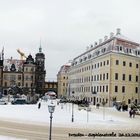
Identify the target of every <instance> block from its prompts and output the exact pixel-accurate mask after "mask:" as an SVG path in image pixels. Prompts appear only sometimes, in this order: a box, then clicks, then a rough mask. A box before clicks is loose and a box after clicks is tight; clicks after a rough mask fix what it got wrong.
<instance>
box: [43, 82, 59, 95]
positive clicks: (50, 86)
mask: <svg viewBox="0 0 140 140" xmlns="http://www.w3.org/2000/svg"><path fill="white" fill-rule="evenodd" d="M48 91H53V92H55V93H56V95H57V92H58V88H57V82H55V81H46V82H45V92H48Z"/></svg>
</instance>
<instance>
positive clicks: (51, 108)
mask: <svg viewBox="0 0 140 140" xmlns="http://www.w3.org/2000/svg"><path fill="white" fill-rule="evenodd" d="M48 110H49V113H50V133H49V140H51V138H52V137H51V134H52V118H53V116H52V114H53V112H54V110H55V105H54V104H53V103H51V104H50V105H48Z"/></svg>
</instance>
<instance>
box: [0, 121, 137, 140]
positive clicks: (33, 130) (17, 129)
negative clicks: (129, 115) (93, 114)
mask: <svg viewBox="0 0 140 140" xmlns="http://www.w3.org/2000/svg"><path fill="white" fill-rule="evenodd" d="M112 132H114V133H115V134H117V136H118V134H119V133H128V132H129V133H131V132H132V130H131V129H129V128H126V129H124V130H119V129H117V130H111V129H110V131H108V130H106V129H102V130H101V129H96V128H88V129H87V128H81V129H80V128H72V127H67V128H62V127H53V131H52V140H82V139H83V140H93V139H97V140H99V139H105V137H103V138H101V137H97V138H94V137H88V134H89V133H91V134H94V133H101V134H106V133H112ZM133 132H137V133H140V132H139V130H138V129H137V130H134V129H133ZM0 135H5V136H10V137H16V138H23V139H26V140H48V139H49V127H48V126H43V125H35V124H23V123H17V122H10V121H3V120H0ZM69 135H70V136H69ZM74 135H75V136H74ZM79 135H84V136H79ZM111 139H117V140H119V139H120V140H121V139H122V137H117V138H116V137H113V138H110V137H107V139H106V140H111ZM123 139H124V140H125V139H127V140H131V139H134V138H132V137H123ZM135 139H140V137H135Z"/></svg>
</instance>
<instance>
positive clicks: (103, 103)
mask: <svg viewBox="0 0 140 140" xmlns="http://www.w3.org/2000/svg"><path fill="white" fill-rule="evenodd" d="M105 104H106V102H105V101H104V100H103V102H102V105H103V119H105Z"/></svg>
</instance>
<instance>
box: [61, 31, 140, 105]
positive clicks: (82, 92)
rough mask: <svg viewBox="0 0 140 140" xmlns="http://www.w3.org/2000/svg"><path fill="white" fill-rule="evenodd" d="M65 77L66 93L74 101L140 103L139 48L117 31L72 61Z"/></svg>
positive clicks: (138, 45)
mask: <svg viewBox="0 0 140 140" xmlns="http://www.w3.org/2000/svg"><path fill="white" fill-rule="evenodd" d="M66 74H67V76H68V77H69V81H68V84H69V85H70V92H69V91H68V93H70V95H71V96H72V95H74V96H75V98H77V99H83V98H85V99H86V100H87V101H89V102H91V103H92V104H94V105H96V104H97V103H99V104H102V103H103V102H105V103H106V104H107V106H112V105H113V103H114V102H115V101H121V102H123V103H125V104H131V103H132V102H135V103H138V102H139V103H140V44H139V43H136V42H134V41H131V40H130V39H128V38H126V37H125V36H123V35H122V34H121V32H120V29H117V32H116V35H114V34H113V33H111V34H110V37H107V36H105V37H104V40H103V41H102V40H101V39H100V40H99V43H97V42H95V44H94V45H91V47H88V49H87V50H86V52H84V53H82V54H81V55H79V56H77V57H75V58H74V59H73V61H72V65H71V67H70V69H69V72H68V73H66ZM58 85H59V84H58ZM60 87H63V86H62V85H61V86H60ZM62 91H63V90H60V91H59V92H60V93H63V92H62Z"/></svg>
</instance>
